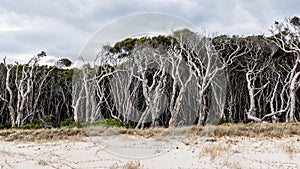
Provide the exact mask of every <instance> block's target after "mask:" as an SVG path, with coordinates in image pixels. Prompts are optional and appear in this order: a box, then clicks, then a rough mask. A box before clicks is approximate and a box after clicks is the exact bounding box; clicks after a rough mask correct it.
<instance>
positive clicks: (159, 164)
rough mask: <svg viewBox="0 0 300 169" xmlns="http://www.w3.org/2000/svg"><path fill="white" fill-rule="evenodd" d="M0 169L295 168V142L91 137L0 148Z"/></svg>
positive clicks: (299, 143) (299, 145)
mask: <svg viewBox="0 0 300 169" xmlns="http://www.w3.org/2000/svg"><path fill="white" fill-rule="evenodd" d="M0 157H1V158H0V168H3V169H6V168H22V169H24V168H74V169H77V168H78V169H80V168H130V167H131V168H150V169H152V168H164V169H167V168H177V169H178V168H253V169H254V168H280V169H282V168H300V160H299V159H300V138H299V136H292V137H288V138H250V137H227V136H226V137H218V138H214V137H190V138H188V137H170V138H167V139H166V138H161V137H151V138H146V137H141V136H131V135H113V136H97V137H96V136H94V137H87V138H83V139H81V140H64V141H51V142H47V141H46V142H43V143H36V142H5V141H1V142H0Z"/></svg>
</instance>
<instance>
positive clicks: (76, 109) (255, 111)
mask: <svg viewBox="0 0 300 169" xmlns="http://www.w3.org/2000/svg"><path fill="white" fill-rule="evenodd" d="M269 31H270V33H271V36H265V35H253V36H247V37H243V36H238V35H234V36H228V35H219V36H214V37H209V36H206V35H205V34H202V33H198V32H192V31H190V30H188V29H182V30H176V31H174V32H173V34H172V35H169V36H163V35H159V36H154V37H141V38H127V39H125V40H122V41H120V42H117V43H115V44H114V45H111V46H109V45H107V46H103V47H102V48H101V50H100V51H99V53H98V54H97V56H95V60H94V61H93V62H92V63H87V62H84V60H83V59H82V64H81V65H80V66H79V67H74V68H70V67H68V66H70V65H71V63H70V61H69V60H68V59H62V60H60V62H59V63H58V64H56V65H55V66H47V65H39V59H40V58H41V57H47V56H46V55H47V54H46V53H45V52H43V51H42V52H41V53H39V54H37V55H36V56H34V57H33V58H32V59H31V60H29V61H28V63H26V64H19V63H15V64H9V63H6V60H5V58H4V59H3V61H2V62H1V63H0V129H1V128H2V129H3V128H11V127H17V128H22V127H24V126H29V125H31V126H36V127H37V128H39V127H45V128H52V127H61V126H64V125H69V124H85V123H95V122H99V121H103V120H104V121H111V122H115V123H120V124H121V125H124V126H126V125H129V126H131V127H135V128H144V127H150V126H164V127H168V126H182V125H206V124H220V123H225V122H228V123H238V122H244V123H247V122H250V121H254V122H262V121H267V122H289V121H299V120H300V100H299V98H300V93H299V90H298V89H299V86H300V79H299V76H300V19H299V17H296V16H294V17H292V18H287V19H285V20H284V21H282V22H277V21H276V22H275V23H274V25H272V26H271V27H270V30H269Z"/></svg>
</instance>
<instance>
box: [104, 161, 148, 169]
mask: <svg viewBox="0 0 300 169" xmlns="http://www.w3.org/2000/svg"><path fill="white" fill-rule="evenodd" d="M119 168H122V169H142V168H144V167H143V165H141V162H140V161H128V162H127V163H126V164H124V165H123V166H120V165H119V164H118V163H116V164H115V165H113V166H111V167H110V169H119Z"/></svg>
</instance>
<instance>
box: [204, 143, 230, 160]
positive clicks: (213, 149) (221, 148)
mask: <svg viewBox="0 0 300 169" xmlns="http://www.w3.org/2000/svg"><path fill="white" fill-rule="evenodd" d="M229 148H230V144H225V143H224V142H219V143H209V144H207V145H205V146H203V147H202V151H201V154H200V156H205V155H207V154H209V155H210V160H214V159H215V158H216V157H218V156H220V155H221V154H222V153H226V152H225V151H228V150H229Z"/></svg>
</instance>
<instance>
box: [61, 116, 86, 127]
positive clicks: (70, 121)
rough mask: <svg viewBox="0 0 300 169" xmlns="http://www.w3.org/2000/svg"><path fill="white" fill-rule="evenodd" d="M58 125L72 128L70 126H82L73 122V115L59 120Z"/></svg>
mask: <svg viewBox="0 0 300 169" xmlns="http://www.w3.org/2000/svg"><path fill="white" fill-rule="evenodd" d="M60 126H61V127H69V128H72V127H78V128H81V127H82V126H81V124H80V123H76V122H75V120H74V118H73V117H69V118H67V119H66V120H64V121H62V122H60Z"/></svg>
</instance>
